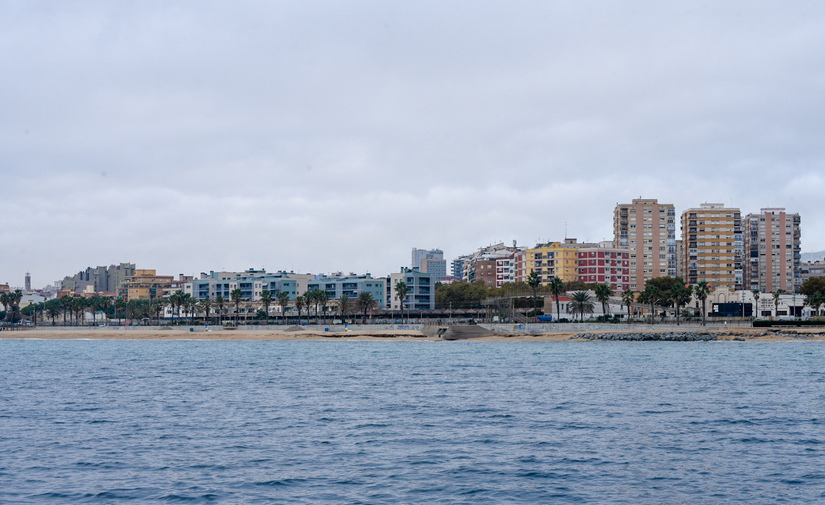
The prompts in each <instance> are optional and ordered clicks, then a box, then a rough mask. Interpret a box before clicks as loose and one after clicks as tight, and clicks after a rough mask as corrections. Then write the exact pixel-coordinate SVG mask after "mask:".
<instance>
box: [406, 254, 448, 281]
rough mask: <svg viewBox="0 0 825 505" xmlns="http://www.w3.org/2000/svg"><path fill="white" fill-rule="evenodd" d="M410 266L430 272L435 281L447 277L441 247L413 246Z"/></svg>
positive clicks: (445, 261)
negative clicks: (424, 247) (419, 247)
mask: <svg viewBox="0 0 825 505" xmlns="http://www.w3.org/2000/svg"><path fill="white" fill-rule="evenodd" d="M411 267H412V268H417V269H418V270H419V271H421V272H423V273H428V274H430V275H431V276H432V277H433V278H434V279H435V280H436V282H440V281H443V280H445V279H447V260H445V259H444V251H442V250H441V249H416V248H415V247H413V250H412V264H411Z"/></svg>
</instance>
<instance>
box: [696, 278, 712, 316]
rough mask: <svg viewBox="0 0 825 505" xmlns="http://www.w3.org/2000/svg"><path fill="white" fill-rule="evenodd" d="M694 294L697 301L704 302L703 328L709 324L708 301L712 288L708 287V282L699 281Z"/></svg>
mask: <svg viewBox="0 0 825 505" xmlns="http://www.w3.org/2000/svg"><path fill="white" fill-rule="evenodd" d="M693 294H694V296H696V299H697V300H699V301H700V302H702V326H705V325H706V324H707V321H706V318H707V313H708V311H707V300H708V296H710V286H709V285H708V283H707V281H699V282H698V283H697V284H696V285H695V286H693Z"/></svg>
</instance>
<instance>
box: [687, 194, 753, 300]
mask: <svg viewBox="0 0 825 505" xmlns="http://www.w3.org/2000/svg"><path fill="white" fill-rule="evenodd" d="M743 254H744V243H743V237H742V214H741V212H740V210H739V209H736V208H728V207H725V205H724V204H721V203H703V204H701V205H700V206H699V207H698V208H694V209H688V210H686V211H684V212H683V213H682V254H681V258H680V259H681V268H680V271H681V273H682V276H683V278H684V279H685V282H686V283H687V284H690V285H695V284H697V283H699V282H702V281H704V282H707V283H708V284H709V285H710V286H711V287H714V288H717V287H718V288H728V289H736V290H740V289H742V286H743V278H742V257H743Z"/></svg>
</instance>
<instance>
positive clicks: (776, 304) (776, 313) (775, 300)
mask: <svg viewBox="0 0 825 505" xmlns="http://www.w3.org/2000/svg"><path fill="white" fill-rule="evenodd" d="M783 294H785V290H784V289H777V290H776V292H775V293H774V294H773V313H774V317H779V298H780V297H781V296H782V295H783Z"/></svg>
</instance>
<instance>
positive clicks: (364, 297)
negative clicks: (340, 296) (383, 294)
mask: <svg viewBox="0 0 825 505" xmlns="http://www.w3.org/2000/svg"><path fill="white" fill-rule="evenodd" d="M376 303H377V302H376V301H375V298H373V297H372V293H370V292H369V291H361V292H360V293H358V298H357V299H356V300H355V305H356V306H357V307H358V310H360V311H362V312H363V313H364V322H366V321H367V312H369V311H370V310H371V309H372V308H373V306H375V304H376Z"/></svg>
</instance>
